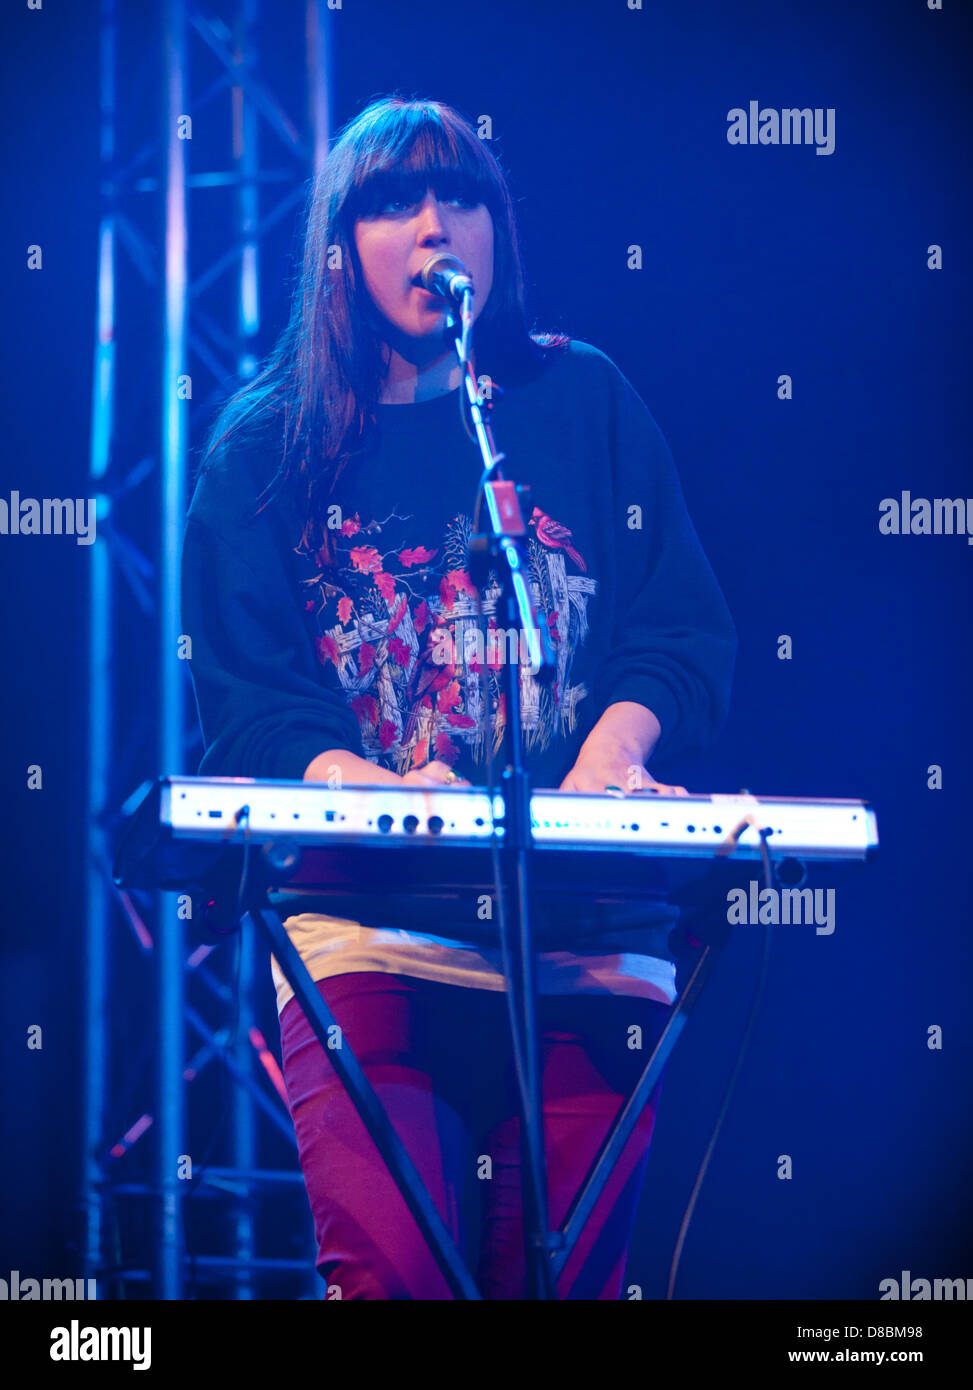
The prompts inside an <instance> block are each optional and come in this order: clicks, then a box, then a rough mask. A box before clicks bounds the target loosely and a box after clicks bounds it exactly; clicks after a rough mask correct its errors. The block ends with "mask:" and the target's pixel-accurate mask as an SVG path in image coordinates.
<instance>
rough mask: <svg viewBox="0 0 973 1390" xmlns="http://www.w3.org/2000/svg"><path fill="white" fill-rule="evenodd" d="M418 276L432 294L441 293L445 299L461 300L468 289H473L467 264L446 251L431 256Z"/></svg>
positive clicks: (424, 287)
mask: <svg viewBox="0 0 973 1390" xmlns="http://www.w3.org/2000/svg"><path fill="white" fill-rule="evenodd" d="M416 278H417V279H418V281H419V283H420V284H421V285H422V287H423V289H426V290H428V291H429V292H430V294H438V295H441V296H442V298H443V299H455V300H458V301H460V300H462V298H463V295H464V294H465V293H466V291H467V290H472V289H473V280H472V278H471V276H470V275H469V274H468V273H467V270H466V266H465V265H464V264H463V262H462V261H460V260H457V258H456V257H455V256H450V255H447V254H446V252H445V251H440V252H438V253H437V254H436V255H435V256H430V257H429V259H428V261H426V264H425V265H424V266H423V267H422V269H421V270H420V271H419V274H418V276H417V277H416Z"/></svg>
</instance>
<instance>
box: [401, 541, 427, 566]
mask: <svg viewBox="0 0 973 1390" xmlns="http://www.w3.org/2000/svg"><path fill="white" fill-rule="evenodd" d="M435 553H436V552H435V550H427V549H426V547H425V546H424V545H417V546H416V547H415V548H414V549H413V550H400V551H399V559H400V560H401V561H402V563H403V565H405V567H406V569H408V567H409V566H410V565H427V564H428V563H429V561H430V560H431V559H432V557H433V556H434V555H435Z"/></svg>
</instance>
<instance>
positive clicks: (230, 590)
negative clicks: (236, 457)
mask: <svg viewBox="0 0 973 1390" xmlns="http://www.w3.org/2000/svg"><path fill="white" fill-rule="evenodd" d="M244 540H245V541H246V544H244ZM280 549H281V548H279V547H276V546H275V545H274V544H273V541H272V538H271V537H270V536H269V535H266V534H265V533H264V531H263V529H262V528H252V529H251V530H249V531H248V532H247V533H246V535H245V536H244V535H243V534H241V535H239V536H236V537H233V538H229V537H227V536H224V535H222V534H221V533H220V532H219V531H217V530H216V529H215V528H214V527H213V526H212V525H210V524H209V523H208V522H207V521H206V520H203V519H200V518H199V517H196V516H194V515H193V513H192V511H190V516H189V519H188V521H187V523H186V532H185V538H184V542H183V555H182V616H183V631H184V633H185V634H186V635H187V636H188V637H189V638H190V639H191V642H192V646H191V653H192V654H191V658H190V670H191V673H192V680H193V688H194V690H195V694H196V704H197V708H198V711H199V719H200V724H201V726H202V731H203V742H204V744H205V753H204V756H203V759H202V761H201V763H200V765H199V773H200V775H208V776H213V777H267V778H289V779H293V780H296V781H299V780H300V779H301V778H302V777H303V775H304V770H305V768H306V767H307V765H308V763H310V762H311V761H312V760H313V759H314V758H315V757H316V756H317V755H318V754H319V753H323V752H325V751H326V750H327V749H330V748H347V749H349V750H351V751H352V752H354V753H357V754H358V755H359V756H362V754H363V749H362V745H361V737H360V731H359V727H358V722H357V720H356V719H355V716H354V714H353V713H352V711H351V710H350V709H349V707H348V705H347V703H346V701H345V699H344V696H343V694H342V692H341V691H340V690H337V689H336V690H329V689H328V688H327V687H326V686H325V685H324V684H323V683H322V678H321V675H320V674H319V672H320V670H321V668H320V664H319V663H318V661H317V658H316V654H315V651H314V647H313V643H312V641H311V637H310V634H309V633H308V631H307V629H306V627H305V624H304V619H303V615H302V613H301V611H300V608H299V605H298V602H297V599H296V597H295V594H294V592H293V587H292V585H291V584H290V583H289V581H288V574H287V569H286V560H285V558H284V555H282V554H281V553H280Z"/></svg>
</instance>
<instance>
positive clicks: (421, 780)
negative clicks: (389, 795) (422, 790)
mask: <svg viewBox="0 0 973 1390" xmlns="http://www.w3.org/2000/svg"><path fill="white" fill-rule="evenodd" d="M451 770H452V769H451V768H450V766H449V764H448V763H443V762H440V761H439V759H438V758H433V760H432V762H430V763H424V764H423V766H422V767H412V768H410V769H409V771H408V772H407V773H405V775H404V776H403V778H402V781H403V782H405V783H407V784H408V785H409V786H410V787H468V786H469V785H470V784H469V782H467V781H466V779H465V777H453V778H450V777H449V774H450V772H451ZM447 779H449V780H447Z"/></svg>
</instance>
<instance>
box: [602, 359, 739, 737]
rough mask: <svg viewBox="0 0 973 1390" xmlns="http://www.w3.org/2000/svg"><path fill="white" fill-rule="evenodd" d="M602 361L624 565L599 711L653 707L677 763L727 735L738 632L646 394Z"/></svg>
mask: <svg viewBox="0 0 973 1390" xmlns="http://www.w3.org/2000/svg"><path fill="white" fill-rule="evenodd" d="M605 362H606V364H607V366H608V367H609V368H610V373H609V376H610V396H611V407H610V409H611V423H610V426H609V438H610V439H611V453H612V523H613V527H614V534H615V544H616V554H617V557H618V564H617V584H616V589H615V603H614V612H613V615H612V633H611V644H610V648H609V655H608V657H607V659H606V661H605V663H604V666H603V668H602V670H601V672H600V674H599V677H598V679H597V681H596V684H595V699H596V706H597V708H598V710H599V713H602V712H604V710H605V709H606V708H607V707H608V706H609V705H611V704H614V703H616V702H618V701H620V700H630V701H633V702H635V703H636V704H640V705H644V706H645V707H646V708H647V709H650V710H651V711H652V712H653V714H655V716H656V718H657V719H658V720H659V723H660V724H661V726H662V734H661V736H660V738H659V741H658V743H657V745H656V747H655V749H654V751H653V753H652V755H651V761H654V760H655V759H656V758H658V759H659V760H660V761H662V760H664V761H666V762H671V761H673V759H684V758H687V757H689V756H691V755H693V754H694V753H696V752H698V751H700V750H701V749H702V748H704V747H705V746H706V745H708V744H709V743H711V742H712V740H713V739H714V738H715V737H716V735H717V734H718V733H719V731H720V729H721V728H722V725H723V723H724V721H725V719H726V714H727V709H728V706H729V697H730V686H731V683H732V678H733V666H734V661H735V657H736V646H737V640H736V630H735V628H734V625H733V620H732V618H731V616H730V612H729V609H728V608H727V605H726V601H725V600H724V598H723V594H722V591H721V590H720V587H719V584H718V583H717V580H716V577H715V575H714V574H713V571H712V569H711V568H710V565H709V561H708V560H707V559H706V556H705V554H704V553H703V549H702V546H701V545H700V542H699V538H698V536H697V534H696V531H695V528H694V527H693V523H692V521H691V520H690V517H689V513H688V511H687V509H686V503H685V500H684V497H683V493H682V488H681V486H680V483H679V478H678V475H677V473H676V469H675V465H674V463H673V460H672V454H671V453H670V450H669V446H668V444H667V443H666V441H665V439H664V437H663V435H662V432H661V431H660V429H659V427H658V425H657V424H656V422H655V420H654V419H653V418H652V416H651V414H650V413H649V411H648V409H647V407H646V406H645V404H644V402H643V401H642V399H641V397H640V396H639V395H638V394H637V392H636V391H635V390H634V388H633V387H632V386H631V384H630V383H629V382H628V381H627V380H626V378H625V377H624V376H623V375H622V373H621V372H620V371H619V370H618V368H617V367H616V366H615V365H614V363H612V362H610V359H607V358H606V359H605ZM636 507H637V508H639V509H640V511H639V512H636V511H634V510H633V509H634V508H636ZM639 522H640V523H641V524H640V525H639Z"/></svg>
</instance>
